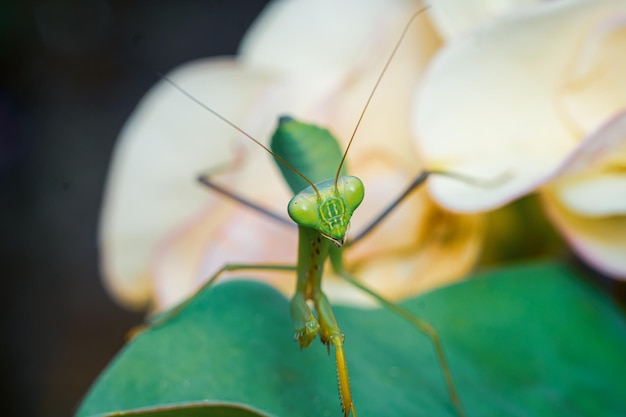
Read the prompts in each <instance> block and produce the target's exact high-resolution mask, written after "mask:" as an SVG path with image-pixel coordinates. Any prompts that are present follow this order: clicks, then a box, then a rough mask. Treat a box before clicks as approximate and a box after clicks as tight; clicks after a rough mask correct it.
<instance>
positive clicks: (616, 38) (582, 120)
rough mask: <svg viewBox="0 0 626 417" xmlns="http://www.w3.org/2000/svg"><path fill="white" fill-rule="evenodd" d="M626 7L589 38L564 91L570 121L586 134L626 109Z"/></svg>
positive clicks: (564, 86)
mask: <svg viewBox="0 0 626 417" xmlns="http://www.w3.org/2000/svg"><path fill="white" fill-rule="evenodd" d="M625 50H626V7H623V10H622V11H621V13H619V14H616V15H611V16H608V17H607V18H605V19H602V20H601V21H600V22H598V23H597V24H596V25H595V26H594V27H593V29H592V30H591V31H590V33H589V34H588V36H586V38H585V40H584V43H583V44H582V46H581V47H580V52H579V53H578V54H577V56H576V57H575V58H574V60H573V62H572V63H571V65H570V73H569V74H568V76H567V80H566V82H565V83H564V85H563V87H562V96H563V104H564V107H565V109H564V110H565V112H566V117H569V118H570V119H571V123H572V124H575V126H576V128H577V129H579V130H581V131H582V132H589V131H591V130H593V129H595V128H596V126H598V125H599V124H601V123H603V122H604V121H605V119H606V117H607V115H610V114H613V113H615V112H616V111H620V110H622V109H626V80H624V74H625V73H626V54H625V53H624V51H625Z"/></svg>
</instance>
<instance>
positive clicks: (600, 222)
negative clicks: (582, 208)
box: [542, 192, 626, 280]
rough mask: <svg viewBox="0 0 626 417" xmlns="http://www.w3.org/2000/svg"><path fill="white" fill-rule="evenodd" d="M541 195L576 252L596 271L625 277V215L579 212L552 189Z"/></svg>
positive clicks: (555, 222)
mask: <svg viewBox="0 0 626 417" xmlns="http://www.w3.org/2000/svg"><path fill="white" fill-rule="evenodd" d="M542 196H543V201H544V207H545V209H546V212H547V213H548V215H549V216H550V218H551V219H552V221H553V223H554V224H555V225H556V226H557V227H558V228H559V230H560V231H561V233H563V236H565V238H566V239H567V241H568V242H569V244H570V245H571V246H572V248H573V249H574V250H575V251H576V253H578V254H579V255H580V256H581V257H582V258H583V259H584V260H585V261H586V262H588V263H589V264H590V265H592V266H593V267H595V268H596V269H598V270H599V271H601V272H603V273H605V274H607V275H609V276H612V277H613V278H618V279H622V280H624V279H626V256H624V254H626V239H624V236H626V216H611V217H603V218H598V217H583V216H578V215H576V214H574V213H572V212H571V211H569V210H567V209H566V208H564V207H563V206H562V205H561V204H559V202H558V200H557V199H556V198H555V197H554V196H553V195H552V193H549V192H548V193H544V194H543V195H542Z"/></svg>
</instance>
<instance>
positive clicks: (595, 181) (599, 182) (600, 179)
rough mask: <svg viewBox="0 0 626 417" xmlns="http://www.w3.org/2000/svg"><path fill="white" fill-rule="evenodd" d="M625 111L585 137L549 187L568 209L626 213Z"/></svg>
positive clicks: (584, 213)
mask: <svg viewBox="0 0 626 417" xmlns="http://www.w3.org/2000/svg"><path fill="white" fill-rule="evenodd" d="M625 166H626V112H624V113H622V114H620V115H618V116H616V117H614V118H613V119H611V120H610V121H609V122H607V123H606V124H604V125H603V126H602V127H601V128H600V129H598V130H597V132H594V134H592V135H590V136H589V137H588V138H586V139H585V140H584V141H583V142H582V143H581V145H580V146H579V147H578V148H577V149H576V151H575V152H574V153H573V154H572V156H570V157H569V158H568V159H567V160H566V161H565V163H564V164H563V166H562V168H561V169H560V170H559V174H560V175H559V177H558V178H557V179H556V180H555V181H554V182H553V183H552V184H551V186H550V188H551V189H552V190H553V192H554V193H555V195H556V196H558V198H559V199H560V200H561V204H563V205H564V206H565V207H567V208H568V210H570V211H572V212H574V213H576V214H578V215H582V216H586V217H594V216H595V217H597V216H611V215H621V214H626V175H625V174H624V167H625Z"/></svg>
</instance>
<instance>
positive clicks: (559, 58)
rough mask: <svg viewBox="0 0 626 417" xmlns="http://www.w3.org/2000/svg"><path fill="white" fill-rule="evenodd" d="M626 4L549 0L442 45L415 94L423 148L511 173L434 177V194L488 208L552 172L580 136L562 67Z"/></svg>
mask: <svg viewBox="0 0 626 417" xmlns="http://www.w3.org/2000/svg"><path fill="white" fill-rule="evenodd" d="M625 8H626V3H624V2H620V1H608V0H606V1H560V2H550V3H546V4H542V5H541V6H538V7H535V8H526V9H524V12H523V13H518V14H510V15H507V16H504V17H502V18H501V19H498V20H496V21H494V22H492V23H490V24H486V25H484V26H481V27H480V28H478V29H477V30H476V31H474V32H472V33H471V34H469V35H468V36H466V37H464V38H462V39H461V38H459V39H457V40H456V41H454V42H452V43H450V44H449V46H447V47H445V48H444V49H443V50H442V52H441V53H440V54H439V55H438V56H437V57H436V58H435V59H434V62H433V64H432V66H431V67H430V68H429V71H428V74H427V76H426V79H425V81H424V83H423V84H422V86H421V88H420V90H419V91H418V94H417V97H416V105H415V109H414V111H415V117H414V119H413V127H414V132H415V133H416V135H417V138H418V141H419V144H420V146H421V149H422V150H423V153H424V154H425V156H426V158H427V160H428V162H429V164H430V165H431V166H432V167H433V168H439V169H446V170H450V171H454V172H458V173H462V174H466V175H468V176H472V177H476V178H478V179H487V180H488V179H496V178H498V177H499V176H505V177H506V178H507V180H506V181H501V183H500V184H499V185H498V186H494V187H491V188H485V187H476V186H471V185H468V184H464V183H461V182H459V181H455V180H451V179H446V178H433V179H432V180H431V182H430V190H431V192H432V195H433V197H434V198H435V199H436V200H437V201H439V202H440V203H441V204H443V205H444V206H445V207H448V208H450V209H452V210H458V211H464V212H472V211H479V210H485V209H491V208H495V207H498V206H500V205H503V204H505V203H507V202H508V201H511V200H512V199H514V198H516V197H518V196H520V195H522V194H525V193H527V192H528V191H530V190H532V189H534V188H536V187H537V186H538V185H540V184H541V183H543V182H544V181H545V180H547V179H548V178H549V177H550V176H552V175H554V173H555V170H556V169H557V168H558V166H559V165H560V163H561V162H562V161H563V158H564V157H565V156H567V154H568V153H569V152H570V151H571V150H572V149H573V148H574V147H575V146H576V142H577V132H573V131H572V130H571V129H570V128H569V126H568V124H567V123H564V120H563V114H562V108H561V107H562V106H561V104H560V103H559V102H558V100H557V99H558V93H559V91H558V88H559V87H560V85H561V82H562V78H563V75H564V70H565V69H566V67H567V65H568V64H569V63H570V62H571V59H572V57H574V56H576V54H577V53H579V52H580V51H579V50H578V49H577V48H578V46H579V42H576V41H575V40H576V39H582V38H584V36H586V35H587V34H588V33H589V32H590V31H592V30H593V28H594V25H595V24H596V22H598V21H602V20H603V19H605V18H607V16H609V15H611V14H612V13H615V12H618V11H620V10H624V9H625ZM548 39H549V42H547V41H546V40H548ZM459 68H462V71H460V70H459ZM609 116H611V115H607V117H609Z"/></svg>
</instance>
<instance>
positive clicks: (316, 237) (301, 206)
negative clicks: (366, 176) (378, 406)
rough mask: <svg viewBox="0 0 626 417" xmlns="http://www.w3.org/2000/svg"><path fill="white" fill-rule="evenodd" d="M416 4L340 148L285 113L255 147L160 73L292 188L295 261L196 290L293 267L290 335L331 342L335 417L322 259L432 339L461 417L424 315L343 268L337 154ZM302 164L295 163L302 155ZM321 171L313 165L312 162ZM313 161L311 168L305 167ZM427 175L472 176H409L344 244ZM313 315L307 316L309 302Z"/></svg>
mask: <svg viewBox="0 0 626 417" xmlns="http://www.w3.org/2000/svg"><path fill="white" fill-rule="evenodd" d="M423 11H424V10H420V11H418V12H417V13H415V14H414V15H413V16H412V17H411V18H410V20H409V22H408V23H407V25H406V27H405V28H404V31H403V33H402V35H401V36H400V39H399V40H398V42H397V43H396V45H395V47H394V49H393V51H392V53H391V54H390V56H389V58H388V60H387V61H386V63H385V66H384V68H383V70H382V72H381V73H380V75H379V77H378V79H377V81H376V83H375V85H374V87H373V89H372V90H371V93H370V95H369V97H368V99H367V102H366V104H365V106H364V108H363V110H362V112H361V115H360V117H359V119H358V122H357V124H356V127H355V128H354V131H353V133H352V136H351V137H350V140H349V142H348V145H347V147H346V149H345V151H344V152H341V150H340V149H339V145H338V143H337V141H336V139H335V138H334V137H332V135H331V134H330V133H329V132H328V131H327V130H325V129H323V128H319V127H317V126H313V125H309V124H305V123H302V122H299V121H296V120H293V119H291V118H289V117H284V116H283V117H281V118H280V119H279V123H278V127H277V129H276V132H275V133H274V135H273V137H272V142H271V145H270V147H271V149H270V148H268V147H266V146H265V145H263V144H262V143H261V142H260V141H258V140H257V139H256V138H254V137H253V136H251V135H250V134H248V133H246V132H245V131H243V130H242V129H241V128H239V127H238V126H236V125H235V124H234V123H232V122H230V121H229V120H228V119H226V118H225V117H224V116H222V115H221V114H219V113H217V112H216V111H215V110H213V109H212V108H210V107H208V106H207V105H205V104H204V103H202V102H200V101H199V100H197V99H196V98H194V97H193V96H192V95H191V94H189V93H187V92H186V91H185V90H184V89H182V88H181V87H179V86H178V85H176V84H175V83H174V82H173V81H171V80H169V79H168V78H167V77H163V79H164V80H166V81H168V82H170V83H171V84H172V85H173V86H174V87H175V88H177V89H179V90H180V91H181V92H182V93H183V94H185V95H187V96H188V97H189V98H190V99H191V100H193V101H195V102H196V103H198V104H199V105H200V106H202V107H203V108H205V109H206V110H207V111H209V112H210V113H212V114H213V115H214V116H216V117H217V118H219V119H221V120H222V121H224V122H225V123H227V124H228V125H230V126H232V127H233V128H234V129H235V130H237V131H239V132H240V133H241V134H243V135H244V136H246V137H247V138H249V139H250V140H251V141H253V142H255V143H256V144H257V145H259V146H260V147H261V148H263V149H265V150H266V151H267V152H268V153H270V154H271V155H272V156H273V157H274V158H275V159H276V160H277V162H278V163H279V167H280V168H281V170H282V171H283V175H284V177H285V180H286V181H287V183H288V184H289V186H290V187H291V189H292V191H293V192H294V194H295V195H294V197H293V198H292V199H291V201H290V202H289V205H288V213H289V216H290V218H291V219H292V220H293V221H294V222H295V223H296V224H297V225H298V233H299V243H298V259H297V263H296V265H241V264H231V265H225V266H224V267H222V268H221V269H220V270H219V271H217V272H216V273H215V274H214V275H212V276H211V277H210V278H209V279H208V281H207V282H206V283H205V284H204V286H203V288H206V287H209V286H211V285H213V284H214V283H215V281H216V280H217V279H218V278H219V277H220V276H221V275H222V274H223V273H224V272H227V271H235V270H277V271H294V270H295V271H296V273H297V277H298V279H297V284H296V291H295V294H294V296H293V298H292V300H291V316H292V321H293V324H294V333H295V335H294V339H295V340H297V341H298V343H299V344H300V347H301V348H306V347H307V346H309V345H310V343H311V342H312V341H313V340H314V339H315V337H316V336H317V335H318V334H319V335H320V339H321V341H322V342H323V343H324V344H325V345H326V346H327V348H328V349H329V352H330V346H331V345H332V346H333V347H334V350H335V356H336V362H337V373H338V377H339V393H340V399H341V406H342V410H343V415H344V416H345V417H347V416H348V415H350V414H352V415H353V416H356V409H355V406H354V403H353V400H352V394H351V391H350V383H349V378H348V369H347V364H346V355H345V352H344V335H343V333H342V332H341V330H340V328H339V326H338V324H337V321H336V319H335V316H334V313H333V311H332V307H331V305H330V303H329V302H328V299H327V297H326V295H325V294H324V292H323V291H322V287H321V282H322V277H323V269H324V263H325V261H326V260H327V259H329V258H330V261H331V265H332V266H333V268H334V269H335V270H336V271H337V272H338V273H339V275H340V276H341V277H343V278H344V279H345V280H346V281H347V282H349V283H350V284H352V285H354V286H355V287H357V288H359V289H360V290H362V291H364V292H366V293H367V294H369V295H370V296H372V297H373V298H374V299H376V300H377V301H378V302H379V303H380V304H381V305H382V306H384V307H386V308H388V309H390V310H391V311H393V312H394V313H396V314H398V315H399V316H401V317H404V318H405V319H407V320H408V321H409V322H410V323H412V324H413V325H414V326H415V327H416V328H417V329H419V330H420V331H421V332H423V333H424V334H426V335H427V336H428V337H429V338H430V339H431V340H432V342H433V344H434V347H435V351H436V355H437V358H438V361H439V363H440V365H441V367H442V370H443V375H444V379H445V382H446V385H447V388H448V392H449V395H450V400H451V403H452V404H453V406H454V408H455V410H456V412H457V414H458V415H459V416H465V412H464V410H463V407H462V405H461V402H460V399H459V396H458V393H457V390H456V387H455V384H454V380H453V378H452V372H451V370H450V367H449V365H448V361H447V359H446V356H445V353H444V350H443V346H442V344H441V341H440V339H439V336H438V334H437V332H436V330H435V329H434V328H433V326H431V325H430V324H429V323H427V322H426V321H423V320H421V319H419V318H417V317H415V316H413V315H412V314H411V313H409V312H408V311H406V310H405V309H403V308H402V307H400V306H398V305H397V304H395V303H393V302H391V301H388V300H386V299H385V298H383V297H381V296H380V295H378V294H377V293H376V292H374V291H373V290H371V289H369V288H367V287H366V286H364V285H363V284H361V283H360V282H359V281H358V280H357V279H355V278H354V277H352V276H351V275H350V274H349V273H348V272H347V271H346V270H345V269H344V267H343V263H342V258H341V256H342V246H344V244H346V233H347V229H348V226H349V223H350V219H351V217H352V215H353V213H354V211H355V210H356V209H357V208H358V206H359V205H360V204H361V202H362V200H363V196H364V186H363V183H362V182H361V180H360V179H358V178H356V177H353V176H348V175H346V173H345V166H344V160H345V158H346V156H347V153H348V151H349V149H350V146H351V145H352V143H353V140H354V138H355V135H356V132H357V130H358V127H359V125H360V123H361V120H362V118H363V115H364V114H365V111H366V110H367V108H368V106H369V103H370V101H371V99H372V97H373V95H374V93H375V91H376V89H377V87H378V85H379V83H380V81H381V79H382V77H383V75H384V74H385V72H386V70H387V68H388V66H389V64H390V63H391V61H392V59H393V57H394V56H395V54H396V51H397V50H398V48H399V46H400V44H401V42H402V39H403V38H404V36H405V34H406V33H407V31H408V29H409V27H410V25H411V23H412V22H413V21H414V20H415V18H416V17H417V16H418V15H419V14H420V13H422V12H423ZM312 146H314V147H315V148H316V149H317V150H318V154H319V149H320V148H323V149H324V150H325V152H326V154H325V155H324V156H323V159H322V160H316V161H311V160H310V159H307V157H308V153H309V150H310V149H311V147H312ZM305 160H306V161H307V163H301V162H302V161H305ZM320 165H321V166H322V168H323V169H319V166H320ZM311 166H313V167H314V168H311ZM433 174H437V175H447V176H450V177H455V178H457V179H459V180H463V181H468V182H476V181H474V180H472V179H469V178H466V177H463V176H460V175H457V174H452V173H447V172H439V171H424V172H422V173H420V174H418V175H417V176H416V178H415V179H414V180H413V182H412V183H411V184H410V185H409V187H407V189H406V190H405V191H404V192H403V193H402V194H401V195H400V196H399V197H398V198H397V199H396V201H394V202H393V203H392V204H391V205H389V207H388V208H386V209H385V210H383V211H382V212H381V214H380V215H379V216H378V217H377V218H376V219H375V220H374V221H373V222H372V223H371V224H370V226H368V227H366V228H365V229H364V230H363V231H362V232H361V233H360V234H359V235H357V236H356V238H355V239H354V240H352V241H351V242H348V245H349V244H351V243H354V242H356V241H358V240H360V239H362V238H363V237H364V236H366V235H367V234H368V233H369V232H370V231H371V230H372V229H373V228H374V227H376V226H377V225H378V224H379V223H380V222H381V221H382V220H383V219H384V218H385V217H386V216H387V215H388V214H389V213H390V212H391V211H392V210H393V209H394V208H395V207H396V206H397V205H398V204H399V203H400V202H401V201H402V200H403V199H404V198H405V197H406V196H408V195H409V193H410V192H411V191H412V190H414V189H416V188H417V187H419V186H420V185H421V184H423V183H424V181H426V179H427V178H428V177H429V176H430V175H433ZM200 181H201V182H202V183H203V184H204V185H206V186H208V187H210V188H212V189H213V190H215V191H217V192H218V193H221V194H223V195H226V196H227V197H229V198H232V199H234V200H236V201H238V202H240V203H243V204H245V205H247V206H249V207H251V208H253V209H255V210H256V211H258V212H259V213H262V214H264V215H266V216H268V217H270V218H272V219H273V220H274V221H278V222H281V223H285V221H286V219H284V217H283V216H281V215H280V214H276V213H273V212H272V211H270V210H267V209H265V208H263V207H262V206H260V205H258V204H256V203H254V202H251V201H249V200H246V199H245V198H242V197H239V196H238V195H237V194H236V193H233V192H231V191H229V190H227V189H226V188H224V187H221V186H220V185H218V184H216V183H214V182H213V181H212V180H210V179H209V178H208V177H206V176H201V177H200ZM188 302H189V301H187V302H184V303H183V304H181V305H179V306H177V307H175V308H174V309H173V310H170V311H169V312H166V313H164V314H163V315H160V316H159V317H158V318H157V319H156V323H155V324H154V325H158V324H160V323H162V322H163V321H165V320H167V319H168V318H169V317H171V316H172V315H175V314H177V313H178V312H179V311H180V310H182V309H183V308H184V307H185V305H186V304H187V303H188ZM309 303H310V304H312V306H313V309H314V310H315V312H316V313H317V314H316V315H315V314H313V311H312V310H311V307H310V304H309Z"/></svg>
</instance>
